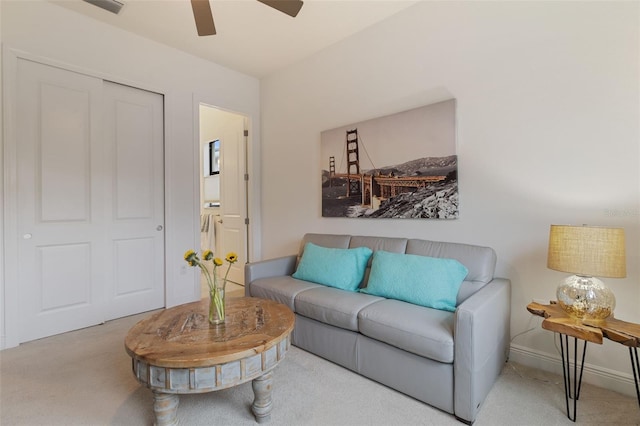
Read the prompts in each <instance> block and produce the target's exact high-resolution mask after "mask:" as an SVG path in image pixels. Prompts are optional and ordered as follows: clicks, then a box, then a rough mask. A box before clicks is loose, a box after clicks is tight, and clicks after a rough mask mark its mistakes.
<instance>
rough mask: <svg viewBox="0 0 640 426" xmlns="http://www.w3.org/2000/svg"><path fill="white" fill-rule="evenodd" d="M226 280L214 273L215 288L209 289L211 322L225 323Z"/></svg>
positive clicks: (214, 323)
mask: <svg viewBox="0 0 640 426" xmlns="http://www.w3.org/2000/svg"><path fill="white" fill-rule="evenodd" d="M225 285H226V281H225V280H223V279H221V278H220V277H218V276H216V275H215V274H214V277H213V288H210V289H209V322H210V323H211V324H213V325H220V324H224V320H225V300H224V288H225Z"/></svg>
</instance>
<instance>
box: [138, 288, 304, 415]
mask: <svg viewBox="0 0 640 426" xmlns="http://www.w3.org/2000/svg"><path fill="white" fill-rule="evenodd" d="M208 309H209V300H208V299H203V300H201V301H199V302H193V303H188V304H185V305H180V306H176V307H173V308H170V309H165V310H163V311H161V312H158V313H156V314H154V315H152V316H151V317H149V318H147V319H144V320H142V321H140V322H138V323H137V324H136V325H135V326H133V328H131V330H129V333H128V334H127V337H126V338H125V348H126V350H127V353H128V354H129V355H130V356H131V358H132V360H133V373H134V375H135V376H136V379H137V380H138V381H139V382H140V383H141V384H143V385H145V386H146V387H148V388H149V389H151V390H152V391H153V395H154V403H153V411H154V413H155V416H156V424H157V425H160V426H163V425H173V424H176V422H177V411H178V403H179V399H178V395H179V394H189V393H203V392H211V391H216V390H220V389H225V388H229V387H232V386H237V385H239V384H241V383H245V382H248V381H249V380H253V383H252V388H253V393H254V401H253V404H252V406H251V408H252V411H253V414H254V415H255V417H256V421H257V422H258V423H263V422H266V421H269V419H270V416H271V408H272V400H271V390H272V384H273V383H272V382H273V371H272V370H273V368H274V367H275V366H276V365H278V363H279V362H280V360H282V358H283V357H284V355H285V353H286V352H287V350H288V349H289V347H290V345H291V331H292V330H293V325H294V320H295V318H294V314H293V312H291V310H290V309H289V308H288V307H286V306H285V305H283V304H280V303H277V302H274V301H271V300H265V299H258V298H253V297H241V298H229V299H228V300H227V304H226V313H227V317H226V321H225V323H224V325H220V326H213V325H210V324H209V321H208Z"/></svg>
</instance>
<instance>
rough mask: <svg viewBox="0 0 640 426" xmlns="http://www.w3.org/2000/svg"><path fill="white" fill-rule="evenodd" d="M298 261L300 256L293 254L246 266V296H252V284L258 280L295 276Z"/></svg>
mask: <svg viewBox="0 0 640 426" xmlns="http://www.w3.org/2000/svg"><path fill="white" fill-rule="evenodd" d="M297 259H298V256H296V255H295V254H292V255H290V256H284V257H278V258H274V259H268V260H262V261H260V262H252V263H247V264H246V265H244V295H245V296H247V297H249V296H251V283H252V282H253V281H255V280H257V279H260V278H269V277H279V276H284V275H291V274H293V273H294V272H295V270H296V260H297Z"/></svg>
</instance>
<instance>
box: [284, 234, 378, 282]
mask: <svg viewBox="0 0 640 426" xmlns="http://www.w3.org/2000/svg"><path fill="white" fill-rule="evenodd" d="M371 253H372V251H371V249H370V248H368V247H358V248H352V249H338V248H328V247H321V246H318V245H315V244H313V243H307V244H305V246H304V252H303V253H302V259H300V263H299V264H298V268H297V269H296V272H294V274H293V278H297V279H299V280H305V281H311V282H314V283H317V284H324V285H327V286H330V287H336V288H340V289H342V290H349V291H356V290H357V289H358V286H359V285H360V283H361V282H362V280H363V279H364V271H365V269H366V267H367V262H369V258H370V257H371Z"/></svg>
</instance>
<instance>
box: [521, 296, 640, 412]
mask: <svg viewBox="0 0 640 426" xmlns="http://www.w3.org/2000/svg"><path fill="white" fill-rule="evenodd" d="M527 310H528V311H529V312H531V313H532V314H534V315H538V316H541V317H544V321H542V328H544V329H545V330H549V331H553V332H556V333H559V334H560V354H561V356H562V375H563V379H564V390H565V403H566V408H567V417H568V418H569V419H570V420H572V421H574V422H575V421H576V410H577V401H578V398H579V397H580V386H581V384H582V371H583V367H584V358H585V353H586V351H587V342H592V343H597V344H599V345H601V344H602V340H603V338H607V339H609V340H612V341H614V342H618V343H620V344H622V345H625V346H627V347H628V348H629V357H630V358H631V369H632V370H633V379H634V382H635V386H636V396H637V397H638V405H639V406H640V386H639V384H638V382H639V381H640V364H639V361H638V347H640V324H635V323H631V322H626V321H621V320H618V319H615V318H611V317H610V318H607V319H606V320H603V321H592V320H579V319H575V318H571V317H569V316H568V315H567V313H566V312H565V311H564V310H562V308H561V307H560V306H559V305H557V304H556V303H554V302H551V304H549V305H542V304H540V303H535V302H534V303H529V304H528V305H527ZM569 337H573V344H574V349H573V358H574V360H573V383H572V382H571V370H570V364H569V340H568V338H569ZM563 338H564V341H563ZM578 339H580V340H583V341H584V345H583V347H582V357H581V358H582V359H581V361H580V367H579V368H580V372H579V374H580V375H579V377H578V343H577V340H578ZM572 385H573V386H572ZM572 394H573V395H574V396H573V414H572V413H571V411H570V410H569V399H570V398H572Z"/></svg>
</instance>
